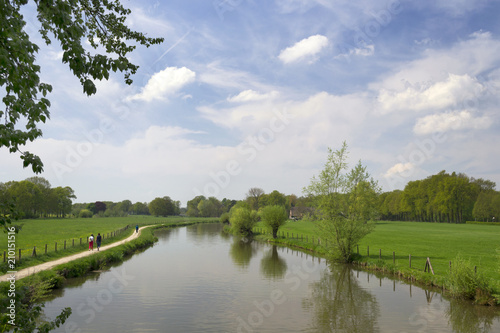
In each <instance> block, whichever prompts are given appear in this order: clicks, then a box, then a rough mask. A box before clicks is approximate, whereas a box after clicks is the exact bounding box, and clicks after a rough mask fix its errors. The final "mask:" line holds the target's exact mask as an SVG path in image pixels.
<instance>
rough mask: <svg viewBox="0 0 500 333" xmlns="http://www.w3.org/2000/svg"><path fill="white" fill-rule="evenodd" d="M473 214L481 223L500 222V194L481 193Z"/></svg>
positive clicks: (492, 192) (490, 191) (494, 192)
mask: <svg viewBox="0 0 500 333" xmlns="http://www.w3.org/2000/svg"><path fill="white" fill-rule="evenodd" d="M472 214H473V215H474V218H475V219H478V220H481V221H493V222H494V221H495V220H496V221H497V222H498V221H499V219H500V192H497V191H493V190H489V191H483V192H481V193H479V196H478V198H477V200H476V203H475V204H474V209H473V210H472Z"/></svg>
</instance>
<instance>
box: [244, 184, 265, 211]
mask: <svg viewBox="0 0 500 333" xmlns="http://www.w3.org/2000/svg"><path fill="white" fill-rule="evenodd" d="M264 194H265V192H264V190H263V189H261V188H258V187H252V188H251V189H249V190H248V193H247V202H248V203H249V204H250V206H251V207H252V209H254V210H259V207H260V201H261V198H262V196H263V195H264Z"/></svg>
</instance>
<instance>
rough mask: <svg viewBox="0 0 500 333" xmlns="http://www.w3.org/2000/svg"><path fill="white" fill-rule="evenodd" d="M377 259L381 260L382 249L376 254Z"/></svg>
mask: <svg viewBox="0 0 500 333" xmlns="http://www.w3.org/2000/svg"><path fill="white" fill-rule="evenodd" d="M378 258H379V259H382V249H380V250H379V253H378Z"/></svg>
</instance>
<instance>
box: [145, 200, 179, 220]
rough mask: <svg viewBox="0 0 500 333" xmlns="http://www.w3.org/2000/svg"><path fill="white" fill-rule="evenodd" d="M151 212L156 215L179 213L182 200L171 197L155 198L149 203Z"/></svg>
mask: <svg viewBox="0 0 500 333" xmlns="http://www.w3.org/2000/svg"><path fill="white" fill-rule="evenodd" d="M148 208H149V212H150V213H151V214H152V215H154V216H165V217H166V216H169V215H178V214H179V212H180V202H179V201H173V200H172V199H170V197H168V196H166V197H163V198H155V199H154V200H153V201H151V202H150V203H149V205H148Z"/></svg>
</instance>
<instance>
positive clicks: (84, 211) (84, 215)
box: [78, 209, 94, 218]
mask: <svg viewBox="0 0 500 333" xmlns="http://www.w3.org/2000/svg"><path fill="white" fill-rule="evenodd" d="M92 216H94V214H93V213H92V212H91V211H90V210H88V209H82V210H81V211H80V213H79V214H78V217H79V218H89V217H92Z"/></svg>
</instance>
